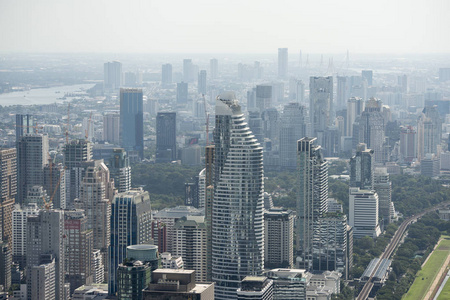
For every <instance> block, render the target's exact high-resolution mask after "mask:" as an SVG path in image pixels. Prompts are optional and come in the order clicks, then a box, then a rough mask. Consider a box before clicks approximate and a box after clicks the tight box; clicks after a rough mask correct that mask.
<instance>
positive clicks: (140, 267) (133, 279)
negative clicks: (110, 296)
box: [117, 258, 151, 300]
mask: <svg viewBox="0 0 450 300" xmlns="http://www.w3.org/2000/svg"><path fill="white" fill-rule="evenodd" d="M150 279H151V268H150V265H149V264H145V263H144V262H142V261H140V260H131V259H128V258H127V259H126V260H125V261H124V262H123V263H121V264H119V266H118V268H117V297H118V299H121V300H122V299H123V300H125V299H129V300H142V299H143V296H142V290H143V289H145V288H146V287H147V286H148V284H149V283H150Z"/></svg>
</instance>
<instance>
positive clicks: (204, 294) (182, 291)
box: [143, 269, 215, 300]
mask: <svg viewBox="0 0 450 300" xmlns="http://www.w3.org/2000/svg"><path fill="white" fill-rule="evenodd" d="M143 294H144V300H171V299H177V300H178V299H179V300H183V299H186V300H188V299H189V300H214V299H215V298H214V283H202V284H199V283H196V281H195V271H194V270H170V269H157V270H155V271H154V272H153V273H152V280H151V282H150V284H149V286H148V288H146V289H145V290H144V291H143Z"/></svg>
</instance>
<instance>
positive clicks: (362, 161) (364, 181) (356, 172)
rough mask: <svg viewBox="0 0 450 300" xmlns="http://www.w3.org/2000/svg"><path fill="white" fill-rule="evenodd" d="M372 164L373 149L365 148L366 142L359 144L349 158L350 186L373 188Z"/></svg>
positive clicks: (373, 162) (373, 163)
mask: <svg viewBox="0 0 450 300" xmlns="http://www.w3.org/2000/svg"><path fill="white" fill-rule="evenodd" d="M374 165H375V161H374V158H373V150H371V149H367V147H366V144H359V145H358V147H357V149H356V154H355V155H354V156H353V157H352V158H350V186H351V187H359V188H360V189H365V190H371V189H373V171H374V169H375V167H374Z"/></svg>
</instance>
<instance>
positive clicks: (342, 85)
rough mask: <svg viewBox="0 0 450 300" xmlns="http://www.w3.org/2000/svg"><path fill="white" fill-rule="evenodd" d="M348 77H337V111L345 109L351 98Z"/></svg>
mask: <svg viewBox="0 0 450 300" xmlns="http://www.w3.org/2000/svg"><path fill="white" fill-rule="evenodd" d="M347 79H348V77H346V76H338V77H337V91H336V109H337V110H339V109H343V108H345V103H346V102H347V100H348V99H349V98H350V83H349V82H348V80H347Z"/></svg>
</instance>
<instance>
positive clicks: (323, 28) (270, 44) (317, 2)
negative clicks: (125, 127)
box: [0, 0, 450, 53]
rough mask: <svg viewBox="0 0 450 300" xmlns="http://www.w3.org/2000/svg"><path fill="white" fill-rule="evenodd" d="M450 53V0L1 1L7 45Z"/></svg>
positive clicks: (1, 32)
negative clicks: (280, 48)
mask: <svg viewBox="0 0 450 300" xmlns="http://www.w3.org/2000/svg"><path fill="white" fill-rule="evenodd" d="M279 47H288V48H289V52H296V51H299V50H300V49H301V50H302V51H304V53H308V52H309V53H313V52H316V53H336V52H345V51H346V50H347V49H348V50H349V51H350V52H351V53H426V52H439V53H450V1H449V0H370V1H368V0H310V1H309V0H308V1H305V0H270V1H266V0H258V1H254V0H181V1H180V0H165V1H163V0H157V1H156V0H127V1H123V0H0V51H1V52H16V51H20V52H80V51H81V52H109V53H120V52H145V53H167V52H170V53H187V52H194V53H236V52H242V53H276V51H277V48H279Z"/></svg>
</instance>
